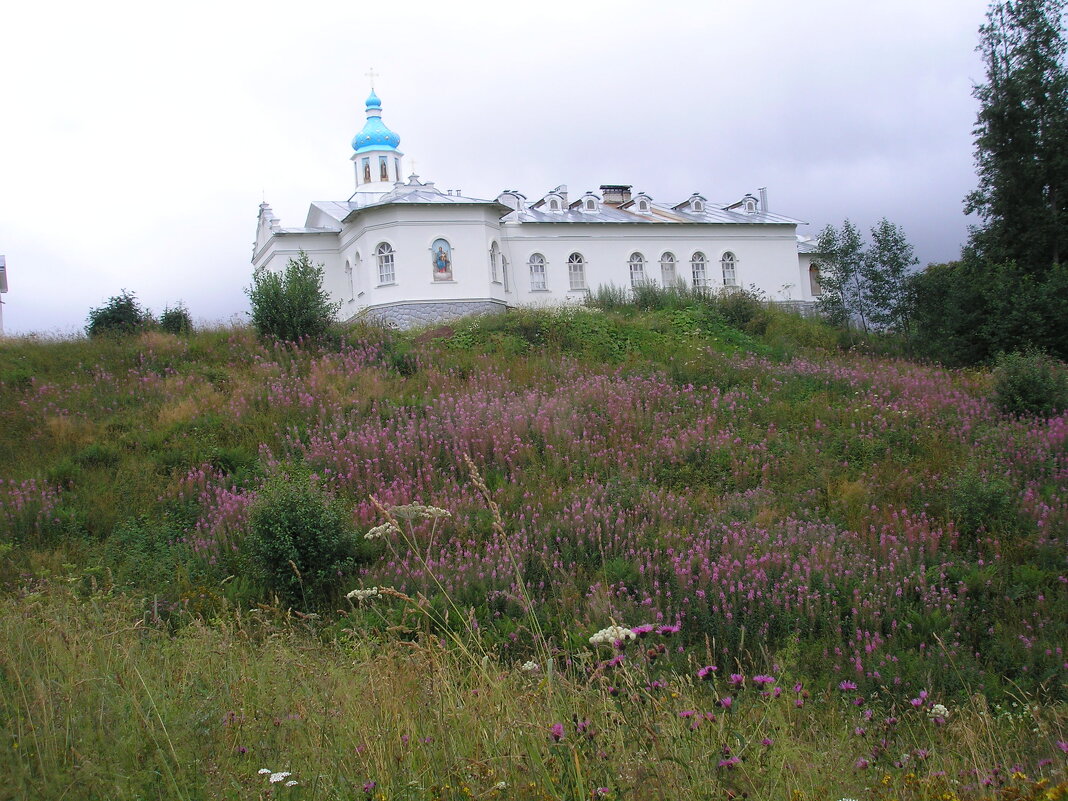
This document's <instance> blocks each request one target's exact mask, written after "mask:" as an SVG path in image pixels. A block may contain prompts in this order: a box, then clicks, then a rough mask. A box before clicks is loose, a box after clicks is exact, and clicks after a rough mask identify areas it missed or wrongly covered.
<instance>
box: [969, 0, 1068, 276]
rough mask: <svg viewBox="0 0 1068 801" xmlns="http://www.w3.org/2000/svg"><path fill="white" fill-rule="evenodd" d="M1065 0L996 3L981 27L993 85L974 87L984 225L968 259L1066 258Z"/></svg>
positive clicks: (1035, 267) (974, 202)
mask: <svg viewBox="0 0 1068 801" xmlns="http://www.w3.org/2000/svg"><path fill="white" fill-rule="evenodd" d="M1065 5H1066V0H996V2H994V3H993V4H992V5H991V7H990V11H989V12H988V13H987V23H986V24H985V25H983V26H982V27H981V28H980V29H979V37H980V38H979V46H978V47H977V50H979V51H980V52H981V53H982V55H983V60H984V61H985V63H986V79H987V80H986V83H983V84H980V85H979V86H976V87H975V90H974V95H975V97H976V98H977V99H978V100H979V102H980V104H981V107H980V110H979V115H978V118H977V120H976V125H975V136H976V140H975V161H976V171H977V173H978V177H979V186H978V187H977V188H976V189H975V191H973V192H971V193H970V194H969V195H968V197H967V198H966V199H965V211H966V212H968V213H971V212H977V213H978V214H979V216H980V217H981V219H982V225H980V226H978V227H976V228H974V229H973V230H972V235H971V241H970V243H969V247H968V249H967V250H966V255H967V256H973V257H978V260H981V261H984V262H986V263H988V264H1001V263H1006V262H1009V261H1015V262H1016V263H1017V264H1018V266H1019V267H1021V268H1023V269H1025V270H1026V271H1027V272H1029V273H1032V274H1033V273H1041V272H1043V271H1045V270H1048V269H1049V267H1050V266H1051V265H1052V264H1055V263H1059V262H1061V261H1062V260H1063V259H1065V258H1066V257H1068V68H1066V65H1065V51H1066V43H1065V36H1064V10H1065Z"/></svg>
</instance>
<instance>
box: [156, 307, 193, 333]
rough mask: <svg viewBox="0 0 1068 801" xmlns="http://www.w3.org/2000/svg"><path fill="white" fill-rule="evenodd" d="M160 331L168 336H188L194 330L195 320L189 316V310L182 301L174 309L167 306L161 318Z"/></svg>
mask: <svg viewBox="0 0 1068 801" xmlns="http://www.w3.org/2000/svg"><path fill="white" fill-rule="evenodd" d="M159 327H160V330H162V331H165V332H167V333H168V334H175V335H181V334H188V333H189V332H190V331H192V330H193V318H191V317H190V316H189V309H187V308H186V307H185V304H184V303H182V302H181V301H179V302H178V304H177V305H176V306H174V307H173V308H172V307H170V306H167V307H165V308H164V309H163V314H161V315H160V316H159Z"/></svg>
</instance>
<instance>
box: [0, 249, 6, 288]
mask: <svg viewBox="0 0 1068 801" xmlns="http://www.w3.org/2000/svg"><path fill="white" fill-rule="evenodd" d="M0 292H7V257H6V256H0Z"/></svg>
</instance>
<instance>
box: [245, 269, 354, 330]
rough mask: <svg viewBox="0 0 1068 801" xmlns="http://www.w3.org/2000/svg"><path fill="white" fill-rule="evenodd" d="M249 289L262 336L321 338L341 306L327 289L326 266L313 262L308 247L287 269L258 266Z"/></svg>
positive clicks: (253, 319) (255, 323)
mask: <svg viewBox="0 0 1068 801" xmlns="http://www.w3.org/2000/svg"><path fill="white" fill-rule="evenodd" d="M245 292H246V294H248V297H249V302H250V304H251V306H252V324H253V326H255V328H256V330H257V331H258V332H259V334H260V336H264V337H273V338H275V339H280V340H283V341H285V342H297V341H299V340H301V339H305V338H310V339H318V338H321V337H322V336H324V335H325V334H326V333H327V332H328V331H329V330H330V328H331V327H332V326H333V322H334V315H335V314H336V313H337V310H338V308H339V307H340V304H338V303H331V302H330V295H329V293H328V292H327V291H326V290H325V289H323V268H322V266H321V265H319V266H317V265H314V264H312V262H311V258H310V257H309V256H308V254H307V253H305V252H304V251H301V252H300V255H298V256H297V258H295V259H290V260H289V263H288V264H287V265H286V269H285V271H284V272H283V273H276V272H272V271H270V270H266V269H263V268H260V269H258V270H256V272H255V273H254V274H253V276H252V286H250V287H247V288H246V290H245Z"/></svg>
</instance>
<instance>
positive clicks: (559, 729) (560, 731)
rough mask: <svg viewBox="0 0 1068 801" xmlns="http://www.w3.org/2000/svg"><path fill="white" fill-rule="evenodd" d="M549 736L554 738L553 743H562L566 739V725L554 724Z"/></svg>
mask: <svg viewBox="0 0 1068 801" xmlns="http://www.w3.org/2000/svg"><path fill="white" fill-rule="evenodd" d="M549 736H550V737H552V738H553V742H557V743H558V742H560V741H561V740H562V739H564V724H563V723H554V724H553V725H552V726H550V727H549Z"/></svg>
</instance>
